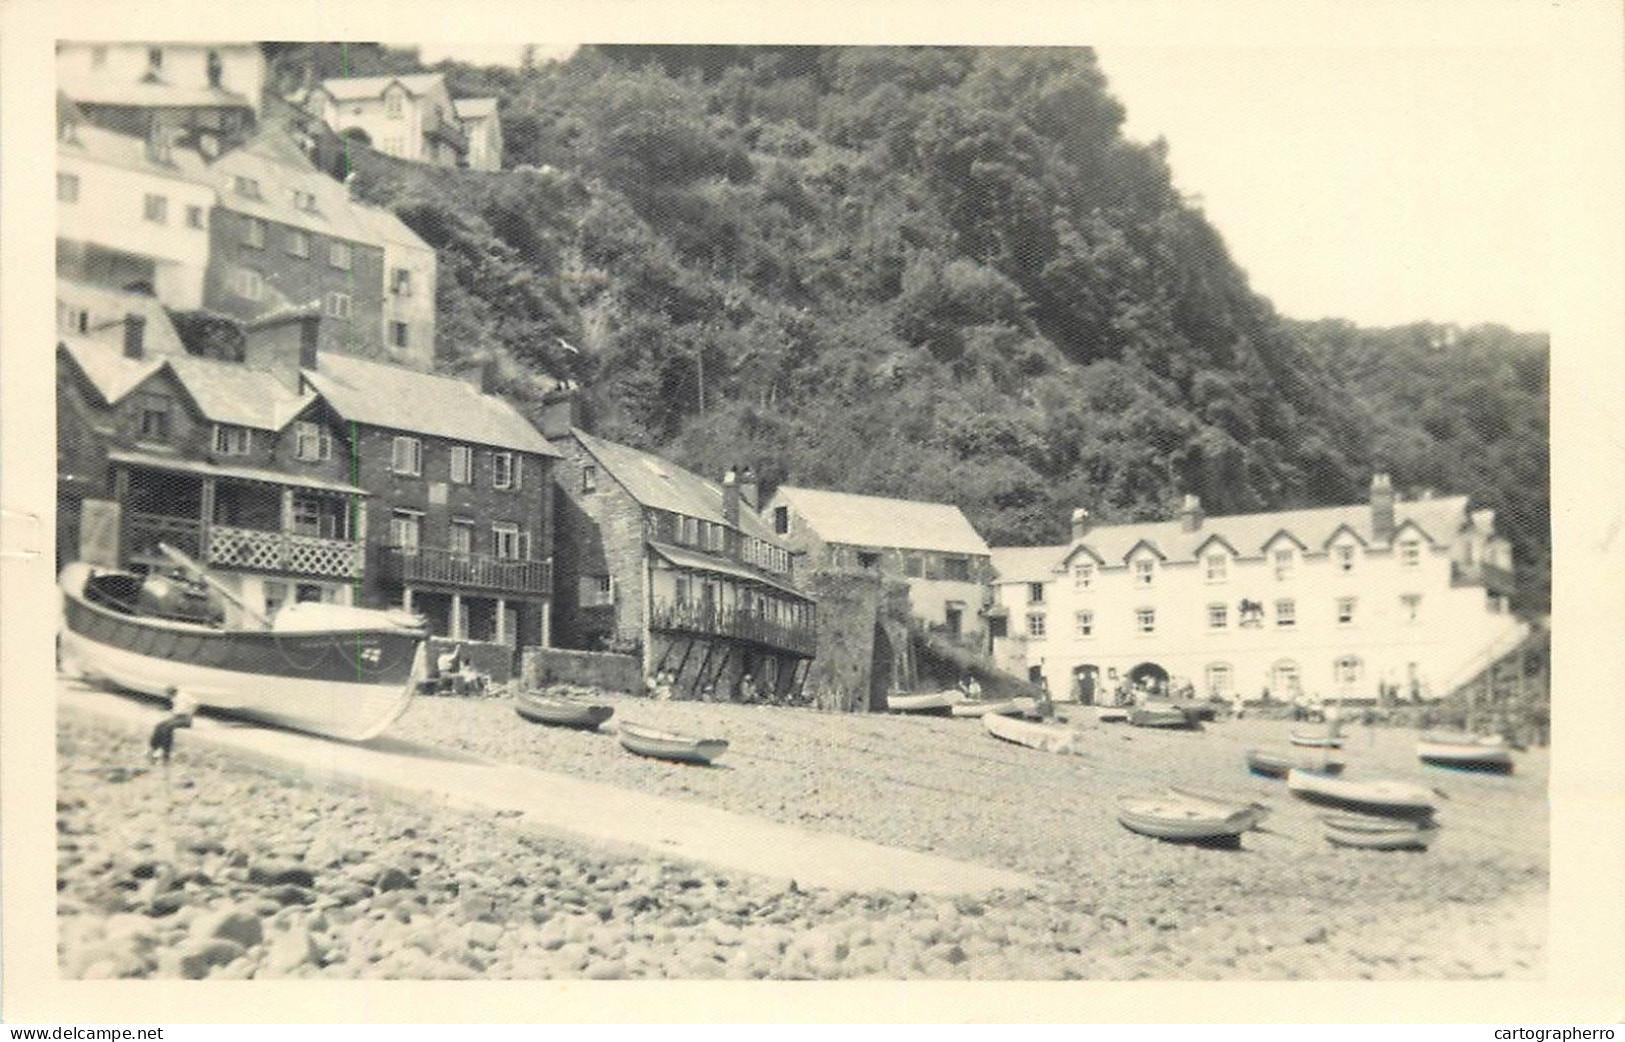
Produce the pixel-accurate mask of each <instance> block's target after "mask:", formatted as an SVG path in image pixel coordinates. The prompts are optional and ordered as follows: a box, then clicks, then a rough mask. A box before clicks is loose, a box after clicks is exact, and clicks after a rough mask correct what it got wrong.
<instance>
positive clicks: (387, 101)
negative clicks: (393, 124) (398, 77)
mask: <svg viewBox="0 0 1625 1042" xmlns="http://www.w3.org/2000/svg"><path fill="white" fill-rule="evenodd" d="M403 106H404V99H402V98H401V92H400V91H399V90H392V91H390V92H389V93H388V94H385V95H384V115H385V116H386V117H387V118H389V119H400V118H401V116H402V115H403Z"/></svg>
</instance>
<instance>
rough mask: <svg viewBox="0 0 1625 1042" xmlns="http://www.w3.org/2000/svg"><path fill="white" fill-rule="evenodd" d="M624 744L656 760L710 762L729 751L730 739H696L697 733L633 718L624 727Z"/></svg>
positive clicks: (639, 753)
mask: <svg viewBox="0 0 1625 1042" xmlns="http://www.w3.org/2000/svg"><path fill="white" fill-rule="evenodd" d="M620 737H621V745H622V746H623V747H624V748H625V749H626V750H627V751H628V752H634V753H637V754H638V755H639V756H648V757H651V758H653V759H656V760H675V761H677V762H678V763H697V764H706V765H709V764H710V763H711V761H712V760H715V759H716V758H717V757H719V756H721V755H722V754H723V753H725V752H727V751H728V742H727V741H726V740H725V739H722V738H696V737H694V736H693V735H686V734H677V733H675V732H672V731H660V730H656V729H655V728H653V727H644V726H643V725H641V724H634V723H632V722H631V721H623V722H622V723H621V726H620Z"/></svg>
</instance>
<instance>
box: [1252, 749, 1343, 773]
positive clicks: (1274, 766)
mask: <svg viewBox="0 0 1625 1042" xmlns="http://www.w3.org/2000/svg"><path fill="white" fill-rule="evenodd" d="M1294 768H1296V769H1297V770H1300V771H1310V772H1312V773H1315V774H1342V773H1343V762H1342V761H1341V760H1327V759H1323V758H1318V757H1315V756H1311V755H1308V754H1304V753H1299V754H1297V755H1288V754H1285V753H1275V752H1270V751H1269V750H1267V749H1248V750H1247V769H1248V770H1249V771H1252V772H1253V773H1254V774H1256V775H1259V776H1260V777H1263V778H1285V777H1286V775H1287V772H1288V771H1290V770H1292V769H1294Z"/></svg>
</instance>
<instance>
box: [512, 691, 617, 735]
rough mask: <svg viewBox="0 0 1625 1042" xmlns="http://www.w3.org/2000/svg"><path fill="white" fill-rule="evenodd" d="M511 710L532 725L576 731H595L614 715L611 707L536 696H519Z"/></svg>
mask: <svg viewBox="0 0 1625 1042" xmlns="http://www.w3.org/2000/svg"><path fill="white" fill-rule="evenodd" d="M513 708H514V712H516V713H518V714H519V716H520V717H521V718H523V719H525V720H529V721H530V722H531V723H533V724H544V725H546V726H548V727H567V728H572V729H574V730H577V731H596V730H598V727H599V725H600V724H602V723H603V722H604V721H605V720H608V719H609V718H610V717H612V716H614V715H615V709H614V707H613V706H606V705H598V704H595V703H592V702H572V701H568V700H566V699H562V698H541V697H538V696H536V695H520V696H519V698H518V699H517V700H516V701H515V702H514V707H513Z"/></svg>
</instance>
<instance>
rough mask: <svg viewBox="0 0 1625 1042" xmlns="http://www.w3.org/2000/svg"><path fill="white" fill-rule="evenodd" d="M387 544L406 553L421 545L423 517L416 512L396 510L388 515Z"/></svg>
mask: <svg viewBox="0 0 1625 1042" xmlns="http://www.w3.org/2000/svg"><path fill="white" fill-rule="evenodd" d="M389 542H390V545H391V546H395V547H399V548H400V549H402V550H405V551H406V552H408V553H416V552H417V549H418V547H419V546H421V545H422V544H423V515H422V514H420V513H419V512H418V511H416V510H400V509H397V510H395V511H393V512H392V513H391V514H390V515H389Z"/></svg>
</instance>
